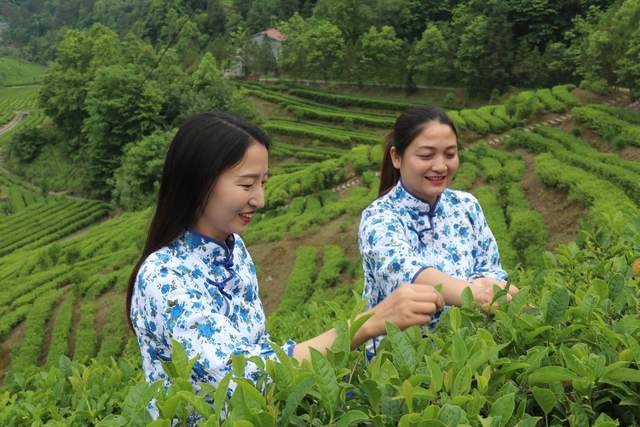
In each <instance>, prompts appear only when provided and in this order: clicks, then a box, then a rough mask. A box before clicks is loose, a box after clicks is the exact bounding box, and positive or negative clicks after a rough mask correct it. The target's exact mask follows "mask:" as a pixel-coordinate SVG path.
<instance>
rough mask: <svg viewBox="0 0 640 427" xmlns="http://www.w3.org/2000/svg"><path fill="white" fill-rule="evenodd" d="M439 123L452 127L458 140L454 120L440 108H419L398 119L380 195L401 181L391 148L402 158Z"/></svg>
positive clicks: (388, 146) (386, 152) (388, 147)
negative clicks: (409, 148)
mask: <svg viewBox="0 0 640 427" xmlns="http://www.w3.org/2000/svg"><path fill="white" fill-rule="evenodd" d="M432 121H437V122H440V123H442V124H443V125H447V126H450V127H451V130H453V133H454V134H455V135H456V140H457V139H458V131H457V129H456V126H455V125H454V124H453V120H451V118H450V117H449V116H448V115H447V113H446V112H445V111H444V110H442V109H440V108H438V107H418V108H410V109H408V110H405V111H404V112H403V113H402V114H400V116H398V118H397V119H396V122H395V124H394V125H393V130H392V131H391V132H390V133H389V134H388V135H387V137H386V140H387V144H386V147H385V150H384V157H383V158H382V168H381V170H380V188H379V190H378V195H379V196H382V195H384V194H386V193H387V192H388V191H389V190H391V188H392V187H393V186H394V185H396V183H397V182H398V180H399V179H400V171H399V170H398V169H396V168H395V167H394V166H393V162H392V161H391V147H396V152H397V153H398V155H399V156H402V154H403V153H404V151H405V150H406V149H407V147H408V146H409V144H411V142H412V141H413V140H414V139H415V138H416V137H417V136H418V135H419V134H420V132H422V130H423V129H424V128H425V126H427V125H428V124H429V123H430V122H432Z"/></svg>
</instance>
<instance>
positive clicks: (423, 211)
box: [389, 179, 447, 237]
mask: <svg viewBox="0 0 640 427" xmlns="http://www.w3.org/2000/svg"><path fill="white" fill-rule="evenodd" d="M446 191H447V190H446V189H445V192H446ZM443 194H444V192H443ZM443 194H441V195H440V196H439V197H438V199H437V200H436V202H435V203H434V204H433V205H431V203H429V202H428V201H426V200H424V199H421V198H420V197H418V196H416V195H414V194H412V193H411V192H410V191H409V190H408V189H407V187H406V186H405V185H404V183H403V182H402V179H400V180H398V183H397V184H396V185H395V187H394V188H393V189H392V190H391V193H390V194H389V200H391V201H392V202H393V204H394V205H395V206H397V207H398V209H399V210H400V214H401V215H403V216H408V217H409V218H410V220H411V221H410V224H411V225H410V226H409V228H410V229H413V230H414V231H415V232H416V233H417V234H418V235H419V236H420V237H423V233H424V232H425V231H429V230H433V222H434V218H435V216H436V214H437V213H441V211H442V203H440V201H441V199H442V195H443Z"/></svg>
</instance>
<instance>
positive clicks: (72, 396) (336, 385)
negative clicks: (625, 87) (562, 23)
mask: <svg viewBox="0 0 640 427" xmlns="http://www.w3.org/2000/svg"><path fill="white" fill-rule="evenodd" d="M11 90H14V89H11ZM20 90H22V89H20ZM246 90H247V93H250V94H251V95H252V96H255V97H258V98H260V99H262V101H263V102H268V103H273V104H278V105H281V106H285V107H286V111H287V113H286V115H284V116H283V115H280V116H278V117H269V118H267V120H266V121H265V123H264V127H265V128H266V129H267V130H268V131H269V132H270V133H272V134H273V135H274V136H275V139H276V142H275V143H274V146H273V149H272V152H271V154H272V162H273V167H272V170H273V173H272V177H271V178H270V180H269V183H268V186H267V191H266V199H267V206H266V208H265V209H264V210H263V211H262V212H261V213H260V214H259V215H256V217H255V220H254V222H253V223H252V224H251V226H250V227H249V228H248V230H247V232H246V234H245V235H244V236H243V237H244V239H245V241H247V242H248V244H249V249H250V250H251V248H252V247H255V248H257V250H258V252H259V253H260V252H261V251H262V252H264V251H266V252H267V253H269V252H271V251H276V250H285V249H283V248H288V249H286V250H285V252H286V256H285V257H284V258H283V259H284V260H290V262H291V264H290V265H279V264H280V263H284V262H285V261H282V262H280V261H279V262H278V263H273V261H271V262H269V256H257V257H256V263H257V267H258V272H259V276H260V278H261V279H265V277H266V276H265V275H266V273H265V271H268V272H269V274H279V275H280V276H282V277H283V278H284V279H285V282H286V286H284V288H283V290H282V293H281V295H278V297H277V300H275V301H272V296H271V292H275V288H273V289H272V288H271V287H270V285H269V283H268V279H267V281H265V280H263V282H262V286H263V289H262V298H263V299H264V300H265V301H267V302H269V303H271V304H273V306H274V307H275V309H274V310H273V311H272V312H271V314H270V316H269V318H268V329H269V331H270V332H271V333H272V335H273V337H275V338H276V339H278V340H284V339H286V338H294V339H296V340H304V339H306V338H309V337H312V336H314V335H315V334H317V333H320V332H322V331H323V330H325V329H327V328H329V327H331V326H333V324H334V323H335V322H336V321H337V320H339V319H345V318H346V317H348V316H349V315H350V314H351V311H352V310H353V309H355V308H357V307H358V302H357V298H354V297H353V292H355V293H356V294H359V293H360V291H361V286H362V277H361V276H362V271H361V269H360V263H361V261H360V259H359V256H358V255H357V254H355V253H354V252H353V247H354V243H355V227H356V226H357V223H358V219H359V215H360V213H361V211H362V209H364V208H365V207H366V206H367V205H368V204H369V203H370V202H371V201H372V200H374V199H375V197H376V195H377V185H378V177H377V176H376V175H375V172H376V171H377V170H378V169H379V167H380V162H381V158H382V133H383V131H382V129H383V126H382V124H383V123H385V126H388V125H389V123H391V122H392V120H393V117H394V116H393V114H394V113H392V112H391V109H386V107H385V109H382V108H381V109H380V111H378V112H374V111H372V110H373V108H371V105H372V103H377V105H378V106H382V105H383V103H384V99H383V98H379V99H375V100H374V98H373V97H371V96H370V95H369V96H367V97H362V98H358V97H357V96H352V95H349V97H341V98H340V101H339V102H337V103H335V104H334V103H332V100H334V99H337V98H335V97H336V95H335V94H332V93H330V92H322V91H319V90H318V89H308V90H305V91H302V90H301V89H300V88H297V89H296V90H295V91H293V90H285V89H283V88H274V87H271V86H260V85H256V84H251V85H250V87H247V89H246ZM572 90H573V88H571V87H556V88H552V89H549V90H537V91H529V92H523V93H521V94H519V95H517V97H518V99H517V100H516V101H511V104H508V103H506V104H504V105H488V106H483V107H479V108H476V109H468V110H461V111H459V112H453V115H454V117H456V120H459V122H458V123H459V124H460V123H464V126H462V127H463V128H464V129H466V130H467V131H468V132H469V133H467V134H465V135H469V140H465V141H464V143H465V146H466V148H465V150H464V151H463V153H462V159H463V160H462V165H461V168H460V171H459V174H458V176H457V179H456V181H455V182H454V184H453V187H454V188H456V189H460V190H464V191H470V192H471V193H473V194H474V195H475V196H476V197H477V198H478V199H479V201H480V203H481V205H482V206H483V209H484V211H485V214H486V217H487V220H488V222H489V224H490V227H491V229H492V231H493V233H494V236H495V237H496V239H497V241H498V246H499V249H500V253H501V256H502V261H503V264H504V266H505V267H506V268H507V270H508V271H509V273H510V274H511V277H512V280H513V281H514V283H517V284H518V286H520V288H521V289H524V291H523V292H521V294H520V295H523V296H522V297H519V298H518V299H517V300H516V301H514V302H513V303H512V304H510V305H507V306H505V308H504V309H503V310H496V311H495V313H494V314H493V316H491V317H488V316H486V315H484V314H482V312H481V311H480V310H479V308H478V307H475V306H474V305H473V304H472V303H470V302H469V301H468V300H465V303H464V305H463V307H462V308H460V309H453V310H451V311H450V312H449V313H448V315H445V316H444V320H443V321H442V322H441V324H440V326H438V329H436V331H435V332H434V333H433V335H432V340H423V339H422V338H421V337H420V334H419V332H418V330H417V329H415V328H412V329H409V330H407V331H406V332H399V331H395V330H394V329H393V328H392V329H390V331H389V332H390V336H389V338H388V339H387V340H385V342H384V344H383V348H382V350H381V351H380V356H379V357H377V358H375V359H374V360H373V361H372V362H371V363H370V364H365V363H364V362H363V359H362V358H363V356H362V354H361V353H358V352H352V353H350V352H349V351H347V350H345V348H344V345H343V346H342V347H339V346H338V347H336V349H335V353H334V354H333V355H332V356H330V357H329V358H328V359H323V358H318V357H314V360H313V363H312V364H311V366H309V367H307V368H303V367H298V366H293V365H291V364H290V362H287V361H285V362H284V363H282V364H278V365H273V366H271V365H267V366H266V368H265V369H267V370H269V372H270V373H271V374H272V376H273V378H274V381H273V382H271V383H269V384H265V385H264V387H265V389H264V393H263V394H261V393H260V392H258V391H257V390H256V389H255V388H254V387H253V386H252V385H250V384H248V383H243V385H241V386H240V389H241V390H242V391H241V393H244V394H238V393H236V394H234V397H232V398H231V399H227V400H225V399H226V397H225V396H220V395H219V396H218V399H219V401H222V402H226V405H227V410H228V413H229V414H230V416H231V417H232V418H233V417H234V416H235V417H243V416H244V417H248V418H249V419H251V420H253V423H254V424H255V425H280V424H283V423H285V420H290V421H293V420H295V423H298V424H305V423H306V421H308V417H309V416H310V415H309V414H312V416H313V417H314V419H316V420H317V422H318V423H320V424H331V423H332V422H336V420H356V421H354V422H356V423H357V420H360V421H362V420H364V419H368V420H372V419H373V420H376V419H377V420H380V422H381V423H382V425H385V424H389V423H391V424H394V423H400V424H402V423H403V422H404V423H407V424H405V425H413V424H411V422H412V420H413V421H416V423H417V420H428V422H430V423H431V424H428V423H427V424H425V425H456V424H465V423H469V424H470V423H471V421H470V420H472V419H473V420H479V419H480V420H484V421H482V423H483V425H496V426H497V425H501V426H502V425H505V426H506V425H532V426H533V425H536V422H539V421H540V420H542V419H548V420H555V421H554V422H555V423H558V425H560V424H561V423H562V422H563V420H566V419H568V418H569V417H577V416H578V415H576V414H580V413H579V412H578V409H576V407H575V404H576V402H582V403H581V405H582V406H580V408H583V409H584V408H588V411H592V412H588V411H587V412H586V413H585V415H584V417H586V418H584V419H586V420H590V421H595V419H596V418H598V415H597V414H599V413H605V414H609V416H613V415H614V414H615V413H616V412H615V411H616V410H614V409H612V407H613V406H612V403H611V402H619V401H621V400H624V402H627V403H628V405H630V406H631V407H632V406H633V405H636V404H638V405H640V390H639V389H638V383H640V371H639V370H638V363H640V353H639V349H640V347H638V342H640V327H638V321H637V310H638V307H639V305H638V304H639V293H638V276H639V275H640V273H638V272H636V273H633V270H632V265H635V264H633V262H634V261H635V262H636V263H638V261H636V260H637V259H638V258H640V245H639V242H640V211H639V206H640V197H639V196H638V194H640V192H639V191H638V190H639V189H640V188H639V187H640V185H639V184H638V183H640V163H639V162H637V161H634V160H630V159H627V158H625V157H624V156H622V154H620V153H616V152H608V153H605V152H601V151H599V150H598V149H597V148H594V146H593V145H592V144H591V143H590V142H589V141H588V140H587V139H585V138H582V137H580V136H576V134H578V132H573V134H572V133H569V132H567V131H564V130H562V129H559V128H557V127H545V126H536V127H535V128H534V129H533V131H525V130H523V129H521V128H520V129H517V127H518V126H519V125H520V124H523V123H527V124H529V125H531V126H533V125H536V123H538V122H539V121H541V120H542V118H543V117H545V115H548V114H557V113H558V112H566V111H569V109H570V108H571V107H574V106H576V104H577V103H578V101H577V98H575V96H574V95H573V93H572ZM18 94H22V96H19V95H18ZM300 95H304V96H300ZM532 97H535V99H536V102H537V103H539V107H538V108H539V110H538V111H536V112H534V113H532V114H531V115H529V116H527V117H516V115H517V109H518V108H519V107H518V106H519V105H521V104H519V102H529V103H530V102H531V101H529V100H530V99H533V98H532ZM311 98H313V99H311ZM352 98H353V99H357V101H354V100H353V99H352ZM33 99H34V92H33V89H31V91H29V90H27V89H24V92H11V91H10V89H3V92H0V106H1V105H3V102H5V105H9V104H11V105H19V106H20V108H23V109H24V110H27V111H29V110H30V111H32V112H33V114H31V115H30V116H28V117H29V119H28V120H43V119H42V117H43V115H42V114H41V113H38V112H37V110H36V109H35V103H34V101H33ZM347 102H349V103H350V104H349V105H345V103H347ZM364 102H368V103H369V104H368V106H367V107H361V106H359V105H357V104H358V103H360V104H362V103H364ZM389 102H390V104H389V105H391V103H392V102H396V101H389ZM347 107H348V109H347ZM385 111H386V112H385ZM572 114H574V116H575V118H576V119H577V121H576V125H577V126H581V128H580V129H584V130H585V131H586V130H587V129H593V130H594V131H595V132H596V133H598V134H601V135H602V136H601V138H602V140H603V141H610V140H611V141H613V144H614V146H615V141H616V138H619V137H622V138H626V139H625V141H627V140H629V141H630V140H631V139H632V137H633V135H635V134H634V133H633V132H635V128H636V127H637V125H638V123H640V113H637V112H634V111H632V110H628V109H623V108H618V109H616V108H612V107H604V106H601V105H588V106H579V107H576V108H575V109H574V110H572ZM36 123H38V122H36ZM582 123H584V124H582ZM23 125H24V124H20V125H18V127H17V129H19V127H20V126H23ZM580 129H578V130H580ZM505 131H508V132H509V134H508V135H506V134H504V135H502V136H503V139H504V142H502V143H500V144H498V145H496V144H489V143H488V142H487V141H483V140H480V139H479V135H483V134H503V132H505ZM11 134H12V132H9V133H8V134H6V135H4V136H3V137H2V141H3V143H10V140H11ZM624 146H631V147H632V148H633V144H632V143H631V142H628V143H627V144H624ZM532 176H535V177H536V179H538V180H540V181H541V182H542V185H543V186H544V188H545V189H546V190H545V191H558V192H560V193H561V194H562V195H563V197H564V198H567V197H570V198H571V199H572V200H573V201H574V203H576V204H579V205H581V206H583V207H584V209H585V212H586V213H585V216H584V217H583V218H582V221H583V222H582V225H581V228H580V234H579V235H578V236H574V237H576V240H575V242H570V243H568V244H566V245H561V246H559V247H557V248H554V252H553V253H551V252H546V251H545V249H546V248H547V247H548V242H549V236H550V233H554V232H557V230H555V229H552V228H551V225H550V224H549V223H548V221H549V217H548V214H545V212H544V210H543V209H541V207H540V205H539V201H538V200H537V199H535V197H534V196H532V195H531V193H530V190H529V188H528V187H527V186H525V185H524V183H525V181H527V180H530V179H531V177H532ZM351 182H355V184H354V185H353V186H351V184H350V186H349V187H346V186H344V184H345V183H351ZM45 193H46V192H44V191H42V190H39V189H38V188H37V187H34V186H33V185H32V184H30V183H28V182H25V181H24V180H23V179H22V178H19V177H17V176H15V175H14V174H12V173H9V172H7V171H4V172H2V173H0V208H1V209H2V211H0V282H1V283H2V287H1V288H0V302H2V304H1V305H0V307H2V308H0V339H2V341H3V347H2V355H3V359H2V360H6V362H5V363H4V364H3V365H0V368H2V371H1V374H2V377H3V384H4V387H5V390H6V391H4V394H2V392H0V409H1V410H0V424H2V425H20V423H21V420H24V419H26V418H28V417H30V416H31V415H30V414H32V413H33V412H34V411H37V413H38V417H39V419H40V420H42V421H45V420H59V421H60V422H62V423H64V422H68V423H72V424H73V423H75V424H76V425H89V424H97V423H98V422H99V420H103V419H105V417H109V416H111V418H110V420H111V421H113V423H114V424H113V425H126V422H125V420H134V419H144V416H143V415H141V412H140V411H142V410H143V408H144V406H145V404H146V402H147V401H148V400H149V398H150V397H151V396H156V397H157V399H158V401H159V402H161V403H162V404H163V405H167V406H166V408H182V409H180V410H185V411H186V409H185V408H195V410H196V411H199V412H200V413H201V414H202V415H206V416H208V415H211V414H210V413H209V411H210V410H208V409H206V408H207V407H208V406H207V405H208V404H204V403H203V402H205V400H204V396H203V395H202V394H200V395H199V396H197V395H195V394H188V393H187V392H186V391H183V392H181V393H182V394H180V395H179V396H180V398H179V399H178V398H175V395H173V396H174V398H173V400H171V399H172V397H171V395H169V396H167V395H165V394H164V393H162V392H160V391H157V392H154V391H152V390H151V389H150V388H148V387H147V386H146V385H145V383H144V380H143V378H142V376H141V371H140V367H139V366H138V363H139V356H138V355H137V354H136V351H137V343H136V342H135V340H134V339H132V334H131V332H130V331H129V329H128V325H127V323H126V317H125V313H124V305H123V304H124V290H125V289H126V284H127V280H128V276H129V272H130V269H131V266H132V264H133V262H135V260H136V257H137V256H138V254H139V253H140V251H141V247H142V244H143V241H144V233H145V229H146V226H147V223H148V221H149V217H150V211H149V210H144V211H140V212H126V213H116V212H114V211H113V209H111V206H110V205H108V204H106V203H103V202H99V201H92V200H86V199H80V198H70V197H66V196H63V195H51V194H49V195H47V194H45ZM331 233H333V234H331ZM333 236H340V237H333ZM287 251H288V252H287ZM272 264H273V265H272ZM633 268H635V267H633ZM280 276H278V277H280ZM274 298H275V297H274ZM525 298H526V300H525ZM61 356H66V358H65V357H62V358H61ZM175 358H176V359H175V361H174V363H176V364H178V363H182V362H179V358H180V356H179V355H178V354H176V355H175ZM178 368H180V366H178ZM180 369H182V368H180ZM180 369H178V370H177V371H176V373H175V375H176V376H177V375H180V374H179V373H178V372H179V371H180ZM347 376H348V379H347ZM174 378H175V377H174ZM567 381H569V382H570V383H569V384H570V385H569V386H567V385H566V384H567ZM563 384H564V385H563ZM567 387H568V388H567ZM238 395H241V396H244V397H242V398H240V397H236V396H238ZM290 396H297V397H296V399H298V400H292V399H293V397H290ZM592 396H598V399H595V400H594V399H592ZM220 399H221V400H220ZM242 399H244V400H242ZM248 402H249V403H248ZM291 402H293V403H291ZM171 405H173V406H171ZM203 405H204V406H203ZM291 405H294V407H293V409H287V408H288V407H291ZM616 405H617V403H616V404H615V405H614V406H616ZM249 407H250V408H251V409H250V411H249V410H248V409H247V408H249ZM78 408H84V409H81V410H80V409H78ZM89 408H90V409H89ZM296 408H297V409H296ZM430 408H433V409H430ZM166 410H167V411H169V409H166ZM175 411H178V412H177V413H179V409H175ZM247 411H249V412H247ZM291 411H293V412H291ZM585 411H586V409H585ZM184 414H186V412H184ZM181 416H182V415H181ZM184 416H186V415H184ZM623 416H624V417H626V418H623V419H624V420H627V421H629V420H631V421H634V420H635V419H636V418H633V417H634V416H633V409H632V410H630V411H626V412H624V414H623ZM72 417H73V421H72ZM114 417H115V418H114ZM118 417H119V418H118ZM140 417H141V418H140ZM491 419H493V420H494V421H491ZM118 420H119V421H118ZM403 420H404V421H403ZM429 420H430V421H429ZM465 420H466V421H465ZM495 420H497V421H495ZM111 421H109V422H111ZM436 421H437V422H436ZM339 422H340V421H338V423H339ZM344 422H346V421H344ZM425 422H427V421H425ZM447 422H448V423H449V424H447ZM451 423H453V424H451ZM474 423H475V421H474ZM492 423H493V424H492ZM347 424H348V423H347ZM104 425H112V424H104ZM415 425H417V424H415ZM474 425H475V424H474ZM603 425H605V424H603Z"/></svg>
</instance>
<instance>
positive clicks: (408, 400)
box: [402, 380, 413, 412]
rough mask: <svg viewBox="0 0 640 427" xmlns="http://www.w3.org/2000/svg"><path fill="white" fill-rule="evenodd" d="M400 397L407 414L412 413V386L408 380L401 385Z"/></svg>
mask: <svg viewBox="0 0 640 427" xmlns="http://www.w3.org/2000/svg"><path fill="white" fill-rule="evenodd" d="M402 396H403V397H404V403H405V404H406V405H407V409H408V410H409V412H413V385H411V382H410V381H409V380H404V382H403V383H402Z"/></svg>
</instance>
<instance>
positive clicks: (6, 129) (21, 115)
mask: <svg viewBox="0 0 640 427" xmlns="http://www.w3.org/2000/svg"><path fill="white" fill-rule="evenodd" d="M28 115H29V112H28V111H16V115H15V116H13V119H11V121H10V122H9V123H7V124H6V125H4V126H2V127H0V135H2V134H5V133H7V132H9V131H10V130H11V129H13V128H14V127H16V126H18V123H20V122H21V121H23V120H24V118H25V117H27V116H28Z"/></svg>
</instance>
